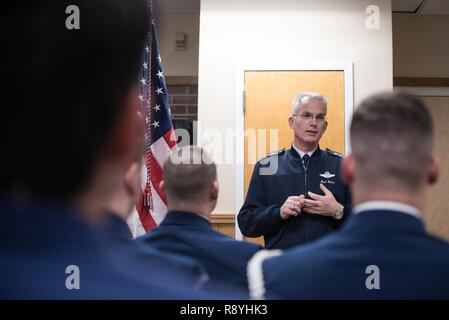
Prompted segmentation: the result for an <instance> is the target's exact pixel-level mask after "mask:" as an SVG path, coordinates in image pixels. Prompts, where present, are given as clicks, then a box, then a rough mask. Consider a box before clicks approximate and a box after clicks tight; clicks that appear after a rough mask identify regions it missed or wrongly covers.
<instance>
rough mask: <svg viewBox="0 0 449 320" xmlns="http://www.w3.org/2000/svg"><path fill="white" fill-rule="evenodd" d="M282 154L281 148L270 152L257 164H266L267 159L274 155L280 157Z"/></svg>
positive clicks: (283, 150)
mask: <svg viewBox="0 0 449 320" xmlns="http://www.w3.org/2000/svg"><path fill="white" fill-rule="evenodd" d="M284 152H285V148H283V149H281V150H276V151H272V152H270V153H269V154H267V155H266V156H265V157H263V158H262V159H260V160H259V162H260V164H267V163H268V162H269V161H270V159H269V157H271V156H276V155H281V154H283V153H284Z"/></svg>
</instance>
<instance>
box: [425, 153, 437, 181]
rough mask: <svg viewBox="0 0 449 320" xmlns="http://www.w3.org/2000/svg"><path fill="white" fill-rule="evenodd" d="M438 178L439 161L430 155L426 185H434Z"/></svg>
mask: <svg viewBox="0 0 449 320" xmlns="http://www.w3.org/2000/svg"><path fill="white" fill-rule="evenodd" d="M439 176H440V159H438V158H437V157H436V156H434V155H432V158H431V159H430V166H429V172H428V174H427V183H429V184H431V185H432V184H435V183H436V182H437V181H438V178H439Z"/></svg>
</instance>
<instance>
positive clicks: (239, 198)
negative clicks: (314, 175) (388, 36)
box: [234, 59, 354, 240]
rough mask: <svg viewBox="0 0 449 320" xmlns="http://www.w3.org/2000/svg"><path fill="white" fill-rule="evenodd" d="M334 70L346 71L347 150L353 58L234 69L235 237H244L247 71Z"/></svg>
mask: <svg viewBox="0 0 449 320" xmlns="http://www.w3.org/2000/svg"><path fill="white" fill-rule="evenodd" d="M288 70H293V71H303V70H304V71H309V70H312V71H313V70H317V71H331V70H341V71H343V72H344V90H345V101H344V103H345V152H346V153H348V152H349V151H350V143H349V141H350V139H349V124H350V123H351V118H352V113H353V111H354V93H353V64H352V62H350V61H327V62H326V61H322V62H305V63H298V61H276V59H271V60H259V61H257V60H252V61H241V62H238V63H237V64H236V69H235V79H236V81H235V129H236V140H235V204H234V212H235V238H236V239H238V240H242V239H243V236H242V233H241V232H240V229H239V227H238V222H237V215H238V213H239V211H240V208H241V207H242V204H243V202H244V200H245V199H244V196H243V195H244V193H245V190H244V184H245V180H244V179H245V178H244V161H245V160H244V159H245V157H244V153H245V147H244V130H245V124H244V113H243V91H244V90H245V71H288Z"/></svg>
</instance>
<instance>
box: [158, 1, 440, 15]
mask: <svg viewBox="0 0 449 320" xmlns="http://www.w3.org/2000/svg"><path fill="white" fill-rule="evenodd" d="M223 1H226V0H223ZM273 1H275V0H273ZM297 1H300V0H297ZM200 2H201V1H200V0H154V3H155V6H156V11H157V12H160V13H199V12H200ZM391 5H392V10H393V13H408V14H417V15H449V0H391Z"/></svg>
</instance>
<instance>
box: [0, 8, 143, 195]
mask: <svg viewBox="0 0 449 320" xmlns="http://www.w3.org/2000/svg"><path fill="white" fill-rule="evenodd" d="M7 3H8V4H7V5H4V6H3V8H2V13H1V19H0V20H1V26H0V29H1V31H0V32H1V39H2V42H3V43H4V44H5V45H4V46H3V47H2V50H1V55H2V58H1V60H2V67H1V70H2V72H1V77H2V88H1V89H0V90H1V101H2V104H3V106H2V108H1V111H0V112H1V114H0V119H1V120H2V124H1V125H0V130H1V136H0V149H1V150H2V157H1V160H0V161H1V168H2V170H1V173H0V194H7V193H11V192H12V190H16V189H19V190H21V189H25V190H26V191H28V192H30V193H32V194H38V195H43V196H51V197H61V198H64V197H68V196H70V195H72V194H74V193H76V192H79V191H80V190H81V189H82V188H83V187H85V186H86V184H87V183H88V180H89V178H90V176H91V175H92V170H93V167H94V165H95V163H96V161H97V160H98V158H99V157H101V153H102V151H103V150H104V148H105V147H106V146H107V145H108V143H110V140H111V137H112V135H113V132H114V126H116V125H117V122H118V121H119V119H120V117H121V116H123V112H124V106H125V100H126V99H127V98H128V96H129V94H130V91H131V88H132V87H133V85H135V83H136V82H137V74H138V69H139V66H140V59H141V55H142V52H143V51H142V50H143V46H144V41H145V37H146V35H147V32H148V26H149V25H150V24H149V22H148V20H149V19H148V12H147V6H146V2H145V1H144V0H129V1H122V0H79V1H76V2H75V3H74V2H73V1H65V0H48V1H8V2H7ZM73 4H76V6H77V7H78V9H79V11H78V13H79V29H76V28H75V29H71V28H68V27H67V22H69V25H70V19H71V18H70V14H73V13H74V12H76V11H73V10H71V9H70V8H73V6H71V5H73ZM67 20H69V21H67Z"/></svg>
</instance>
